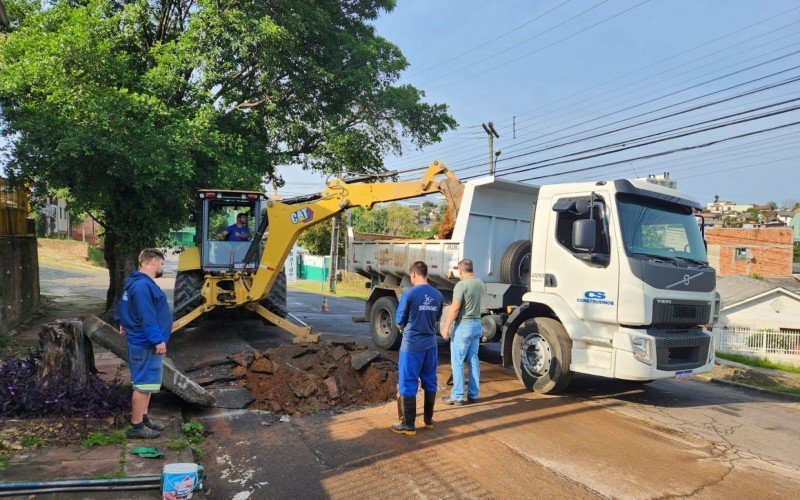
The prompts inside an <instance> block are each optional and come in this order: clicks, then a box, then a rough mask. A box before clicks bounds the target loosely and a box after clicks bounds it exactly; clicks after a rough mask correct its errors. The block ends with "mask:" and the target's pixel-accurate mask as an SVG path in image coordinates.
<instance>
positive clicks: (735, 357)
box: [717, 352, 800, 373]
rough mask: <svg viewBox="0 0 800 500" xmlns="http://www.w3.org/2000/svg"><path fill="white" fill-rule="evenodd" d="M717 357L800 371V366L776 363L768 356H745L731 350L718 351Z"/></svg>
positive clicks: (756, 365)
mask: <svg viewBox="0 0 800 500" xmlns="http://www.w3.org/2000/svg"><path fill="white" fill-rule="evenodd" d="M717 357H718V358H721V359H727V360H728V361H735V362H737V363H741V364H743V365H747V366H755V367H758V368H768V369H770V370H780V371H782V372H788V373H800V367H798V366H793V365H787V364H785V363H776V362H774V361H770V360H768V359H766V358H754V357H751V356H745V355H744V354H732V353H729V352H717Z"/></svg>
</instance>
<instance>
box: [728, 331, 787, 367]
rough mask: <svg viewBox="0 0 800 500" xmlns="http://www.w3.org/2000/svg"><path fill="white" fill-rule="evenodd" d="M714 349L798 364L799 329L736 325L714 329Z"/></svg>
mask: <svg viewBox="0 0 800 500" xmlns="http://www.w3.org/2000/svg"><path fill="white" fill-rule="evenodd" d="M714 337H715V342H716V349H717V350H718V351H721V352H730V353H737V354H747V355H750V356H758V357H763V358H767V359H771V360H776V361H790V362H794V363H795V364H798V363H800V329H798V330H794V329H781V331H776V330H772V329H762V328H752V327H748V326H738V325H716V326H715V327H714Z"/></svg>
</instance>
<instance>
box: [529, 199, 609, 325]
mask: <svg viewBox="0 0 800 500" xmlns="http://www.w3.org/2000/svg"><path fill="white" fill-rule="evenodd" d="M610 200H611V197H610V195H609V194H608V193H607V192H593V193H582V194H571V195H560V196H554V197H553V205H552V210H551V211H550V218H549V224H548V241H547V254H546V263H545V273H546V274H548V275H550V277H549V279H548V280H546V281H545V288H544V291H545V292H546V293H554V294H558V295H559V296H560V297H561V298H562V299H563V300H565V301H566V302H567V304H569V306H570V307H571V308H572V310H573V311H574V312H575V314H576V316H577V317H578V318H581V319H583V320H584V321H587V322H589V321H593V322H602V323H611V324H616V321H617V295H618V291H619V259H618V256H617V255H615V253H614V252H613V251H612V248H613V245H611V234H612V228H613V224H611V222H612V221H611V220H610V216H609V214H610V210H609V209H608V208H609V207H608V204H609V203H610ZM589 242H591V243H589Z"/></svg>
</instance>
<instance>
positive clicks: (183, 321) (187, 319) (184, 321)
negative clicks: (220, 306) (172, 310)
mask: <svg viewBox="0 0 800 500" xmlns="http://www.w3.org/2000/svg"><path fill="white" fill-rule="evenodd" d="M211 309H213V307H206V305H205V304H203V305H201V306H197V307H195V308H194V309H192V311H191V312H190V313H189V314H187V315H186V316H183V317H181V318H178V319H176V320H175V321H174V322H173V323H172V333H175V331H177V330H180V329H181V328H183V327H184V326H186V325H188V324H189V323H191V322H192V321H194V320H195V319H197V317H198V316H200V315H201V314H203V313H204V312H206V311H207V310H208V311H210V310H211Z"/></svg>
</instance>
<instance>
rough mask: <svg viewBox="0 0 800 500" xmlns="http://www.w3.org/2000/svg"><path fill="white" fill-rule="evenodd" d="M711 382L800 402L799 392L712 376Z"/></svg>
mask: <svg viewBox="0 0 800 500" xmlns="http://www.w3.org/2000/svg"><path fill="white" fill-rule="evenodd" d="M710 382H712V383H714V384H720V385H728V386H732V387H738V388H739V389H747V390H750V391H756V392H760V393H762V394H767V395H769V396H771V397H776V398H779V399H785V400H787V401H793V402H797V403H800V395H798V394H791V393H788V392H777V391H771V390H769V389H764V388H763V387H756V386H754V385H747V384H742V383H741V382H734V381H732V380H725V379H721V378H711V379H710Z"/></svg>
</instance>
